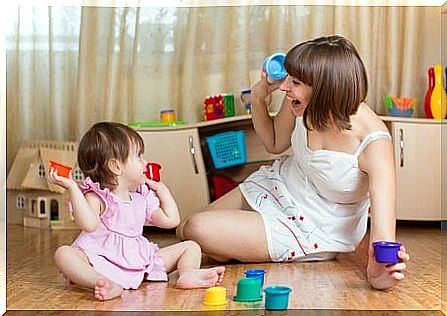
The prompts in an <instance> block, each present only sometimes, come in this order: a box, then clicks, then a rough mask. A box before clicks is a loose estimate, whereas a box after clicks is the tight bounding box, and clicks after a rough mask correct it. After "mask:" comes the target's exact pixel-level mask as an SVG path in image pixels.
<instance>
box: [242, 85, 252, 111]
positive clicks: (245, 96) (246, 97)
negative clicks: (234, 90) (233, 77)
mask: <svg viewBox="0 0 447 316" xmlns="http://www.w3.org/2000/svg"><path fill="white" fill-rule="evenodd" d="M240 97H241V102H242V104H243V105H244V109H245V114H251V89H244V90H241V95H240Z"/></svg>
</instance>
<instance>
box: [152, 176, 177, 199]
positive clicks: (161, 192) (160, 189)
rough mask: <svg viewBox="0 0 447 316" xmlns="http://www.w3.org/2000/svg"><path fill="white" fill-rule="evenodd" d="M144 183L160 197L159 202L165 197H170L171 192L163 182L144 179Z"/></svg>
mask: <svg viewBox="0 0 447 316" xmlns="http://www.w3.org/2000/svg"><path fill="white" fill-rule="evenodd" d="M146 185H147V186H148V188H149V189H151V190H153V191H154V192H155V194H156V195H157V196H158V198H159V199H160V202H164V201H166V200H167V199H171V198H172V195H171V192H169V189H168V187H167V186H166V185H165V184H164V183H163V182H157V181H154V180H149V179H146Z"/></svg>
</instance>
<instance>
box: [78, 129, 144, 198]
mask: <svg viewBox="0 0 447 316" xmlns="http://www.w3.org/2000/svg"><path fill="white" fill-rule="evenodd" d="M134 148H135V149H136V150H137V151H138V153H139V154H142V153H144V142H143V139H142V138H141V136H140V135H139V134H138V133H137V132H136V131H135V130H134V129H132V128H130V127H129V126H127V125H124V124H121V123H115V122H99V123H96V124H94V125H93V126H92V127H91V128H90V129H89V130H88V131H87V132H86V133H85V134H84V136H83V137H82V139H81V142H80V144H79V150H78V163H79V168H81V170H82V172H83V173H84V175H85V176H86V177H90V178H91V179H92V181H93V182H99V184H100V185H101V187H102V188H109V189H113V188H114V187H115V186H116V185H117V184H118V183H117V179H116V175H114V174H113V172H112V171H111V170H110V168H109V159H117V160H119V161H121V162H126V160H127V159H128V157H129V154H130V153H131V151H132V149H134Z"/></svg>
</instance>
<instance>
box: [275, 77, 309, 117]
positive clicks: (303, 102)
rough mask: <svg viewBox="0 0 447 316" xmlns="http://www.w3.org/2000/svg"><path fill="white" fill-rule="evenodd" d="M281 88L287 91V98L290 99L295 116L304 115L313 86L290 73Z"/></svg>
mask: <svg viewBox="0 0 447 316" xmlns="http://www.w3.org/2000/svg"><path fill="white" fill-rule="evenodd" d="M279 89H281V90H282V91H284V92H286V98H287V99H288V100H289V101H290V106H291V108H292V111H293V113H294V114H295V116H302V115H303V112H304V109H305V108H306V106H307V105H308V104H309V101H310V97H311V96H312V87H311V86H309V85H307V84H305V83H303V82H301V81H299V80H298V79H296V78H295V77H292V76H290V75H289V76H287V77H286V79H285V80H284V81H283V83H282V84H281V85H280V86H279Z"/></svg>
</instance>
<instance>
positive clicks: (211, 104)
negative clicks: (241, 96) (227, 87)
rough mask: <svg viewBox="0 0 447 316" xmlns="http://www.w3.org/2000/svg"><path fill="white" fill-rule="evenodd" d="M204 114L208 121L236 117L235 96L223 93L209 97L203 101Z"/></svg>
mask: <svg viewBox="0 0 447 316" xmlns="http://www.w3.org/2000/svg"><path fill="white" fill-rule="evenodd" d="M203 113H204V117H205V120H206V121H210V120H215V119H219V118H223V117H230V116H234V115H235V114H236V111H235V107H234V95H232V94H228V93H221V94H218V95H211V96H207V97H206V98H205V100H204V101H203Z"/></svg>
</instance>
